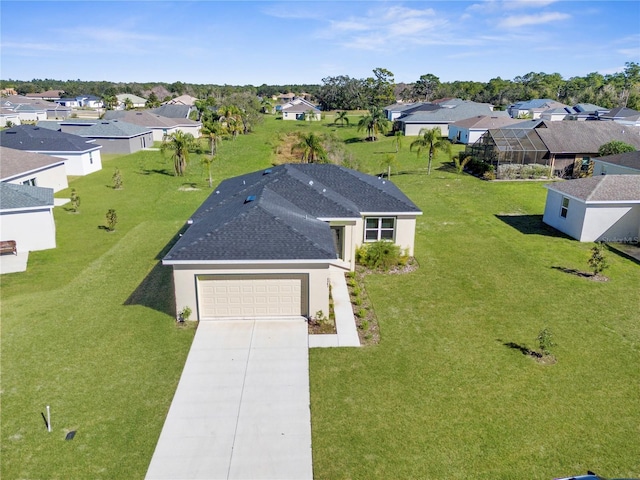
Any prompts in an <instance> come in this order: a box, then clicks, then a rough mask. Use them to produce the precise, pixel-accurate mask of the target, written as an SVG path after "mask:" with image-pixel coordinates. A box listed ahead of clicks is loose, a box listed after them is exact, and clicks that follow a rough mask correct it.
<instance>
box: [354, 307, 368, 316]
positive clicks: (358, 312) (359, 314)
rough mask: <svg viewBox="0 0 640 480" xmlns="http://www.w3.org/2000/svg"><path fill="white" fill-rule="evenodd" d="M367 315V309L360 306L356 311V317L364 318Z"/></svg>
mask: <svg viewBox="0 0 640 480" xmlns="http://www.w3.org/2000/svg"><path fill="white" fill-rule="evenodd" d="M366 316H367V311H366V310H365V309H364V308H360V309H358V311H357V312H356V317H358V318H364V317H366Z"/></svg>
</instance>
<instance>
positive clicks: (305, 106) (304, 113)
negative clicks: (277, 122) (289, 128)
mask: <svg viewBox="0 0 640 480" xmlns="http://www.w3.org/2000/svg"><path fill="white" fill-rule="evenodd" d="M281 112H282V120H315V121H320V120H321V118H322V112H321V111H320V110H319V109H317V108H316V107H314V106H313V105H311V104H310V103H309V102H307V101H306V100H303V101H301V102H297V103H289V104H287V105H283V106H282V109H281Z"/></svg>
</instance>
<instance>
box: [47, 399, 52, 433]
mask: <svg viewBox="0 0 640 480" xmlns="http://www.w3.org/2000/svg"><path fill="white" fill-rule="evenodd" d="M47 431H48V432H50V431H51V411H50V410H49V405H47Z"/></svg>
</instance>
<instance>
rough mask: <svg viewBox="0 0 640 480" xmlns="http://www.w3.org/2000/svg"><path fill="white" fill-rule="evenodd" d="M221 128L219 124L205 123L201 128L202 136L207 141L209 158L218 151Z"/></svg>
mask: <svg viewBox="0 0 640 480" xmlns="http://www.w3.org/2000/svg"><path fill="white" fill-rule="evenodd" d="M222 130H223V128H222V126H221V125H220V124H219V123H215V122H207V123H206V124H204V126H203V127H202V130H201V132H202V135H203V136H205V137H207V139H208V140H209V147H210V148H211V156H214V155H215V154H216V152H217V150H218V143H220V140H221V139H222Z"/></svg>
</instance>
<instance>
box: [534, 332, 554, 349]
mask: <svg viewBox="0 0 640 480" xmlns="http://www.w3.org/2000/svg"><path fill="white" fill-rule="evenodd" d="M552 337H553V335H552V334H551V330H549V329H548V328H544V329H543V330H541V331H540V333H538V336H537V337H536V340H537V341H538V346H539V347H540V353H541V354H542V355H551V347H553V346H555V343H553V341H552Z"/></svg>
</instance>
